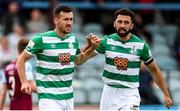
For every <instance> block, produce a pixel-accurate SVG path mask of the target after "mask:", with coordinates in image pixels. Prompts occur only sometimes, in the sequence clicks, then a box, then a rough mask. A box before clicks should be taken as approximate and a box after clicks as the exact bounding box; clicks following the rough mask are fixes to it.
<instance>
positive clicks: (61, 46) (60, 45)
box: [44, 42, 78, 50]
mask: <svg viewBox="0 0 180 111" xmlns="http://www.w3.org/2000/svg"><path fill="white" fill-rule="evenodd" d="M72 46H73V49H77V48H78V44H77V43H75V42H74V43H72ZM48 49H51V50H52V49H69V43H68V42H64V43H44V50H48Z"/></svg>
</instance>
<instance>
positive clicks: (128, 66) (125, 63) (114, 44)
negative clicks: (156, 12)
mask: <svg viewBox="0 0 180 111" xmlns="http://www.w3.org/2000/svg"><path fill="white" fill-rule="evenodd" d="M96 52H97V53H102V54H105V58H106V62H105V66H104V71H103V80H104V81H105V83H106V84H108V85H110V86H112V87H117V88H136V87H139V70H140V65H141V61H144V63H145V64H149V63H151V62H152V61H153V58H152V55H151V51H150V48H149V46H148V44H147V43H145V42H144V41H142V40H140V39H139V38H138V37H137V36H135V35H133V34H132V35H131V37H130V39H129V40H127V41H120V39H119V36H118V34H117V33H114V34H111V35H108V36H105V37H104V38H103V39H102V41H101V44H100V46H99V47H98V48H97V49H96Z"/></svg>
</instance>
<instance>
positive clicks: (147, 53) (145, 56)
mask: <svg viewBox="0 0 180 111" xmlns="http://www.w3.org/2000/svg"><path fill="white" fill-rule="evenodd" d="M142 60H143V61H144V63H145V64H146V65H148V64H150V63H151V62H152V61H153V57H152V54H151V50H150V47H149V45H148V44H147V43H144V47H143V53H142Z"/></svg>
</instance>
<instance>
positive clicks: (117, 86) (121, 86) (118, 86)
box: [107, 84, 129, 88]
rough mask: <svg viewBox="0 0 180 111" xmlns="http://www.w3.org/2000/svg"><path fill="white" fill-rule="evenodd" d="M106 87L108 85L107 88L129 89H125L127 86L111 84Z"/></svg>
mask: <svg viewBox="0 0 180 111" xmlns="http://www.w3.org/2000/svg"><path fill="white" fill-rule="evenodd" d="M107 85H109V86H111V87H115V88H129V87H127V86H124V85H120V84H119V85H111V84H107Z"/></svg>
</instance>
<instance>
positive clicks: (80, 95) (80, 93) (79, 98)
mask: <svg viewBox="0 0 180 111" xmlns="http://www.w3.org/2000/svg"><path fill="white" fill-rule="evenodd" d="M87 97H88V95H87V92H86V90H85V89H83V88H74V101H75V104H84V103H87V102H88V101H87Z"/></svg>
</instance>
